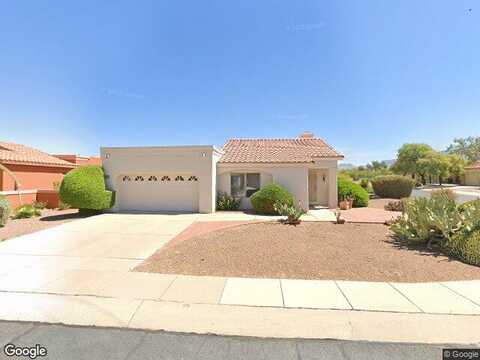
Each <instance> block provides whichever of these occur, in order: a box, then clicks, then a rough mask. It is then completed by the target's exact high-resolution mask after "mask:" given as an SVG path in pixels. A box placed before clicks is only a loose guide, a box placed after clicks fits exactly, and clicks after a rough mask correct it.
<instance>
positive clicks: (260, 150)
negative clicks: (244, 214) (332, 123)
mask: <svg viewBox="0 0 480 360" xmlns="http://www.w3.org/2000/svg"><path fill="white" fill-rule="evenodd" d="M223 152H224V155H223V156H222V157H221V159H220V162H221V163H307V162H313V161H314V159H316V158H337V159H342V158H343V155H342V154H340V153H338V152H337V151H336V150H335V149H333V148H332V147H331V146H330V145H328V144H327V143H326V142H325V141H323V140H322V139H319V138H314V137H311V138H304V137H300V138H294V139H231V140H229V141H228V142H227V143H226V144H225V145H224V147H223Z"/></svg>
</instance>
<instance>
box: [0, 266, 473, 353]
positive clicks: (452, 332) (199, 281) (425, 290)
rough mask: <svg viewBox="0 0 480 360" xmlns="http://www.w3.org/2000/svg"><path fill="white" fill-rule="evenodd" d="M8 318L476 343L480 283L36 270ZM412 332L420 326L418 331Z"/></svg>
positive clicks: (8, 284)
mask: <svg viewBox="0 0 480 360" xmlns="http://www.w3.org/2000/svg"><path fill="white" fill-rule="evenodd" d="M17 274H18V275H17V276H14V275H13V273H10V276H9V274H8V273H7V274H4V275H3V276H1V277H0V289H1V291H0V303H1V304H2V306H1V307H0V319H3V320H21V321H40V322H49V323H64V324H72V325H94V326H112V327H121V328H138V329H152V330H168V331H181V332H195V333H214V334H227V335H242V336H260V337H303V338H337V339H347V340H369V341H406V342H411V341H415V342H425V343H441V342H450V341H452V342H458V343H474V342H476V341H478V333H479V331H480V321H479V320H480V316H479V315H480V281H463V282H446V283H418V284H405V283H370V282H351V281H314V280H278V279H248V278H217V277H195V276H184V275H162V274H148V273H136V272H129V271H127V270H126V269H125V270H124V271H98V270H68V271H63V272H62V271H58V270H57V271H56V275H55V276H54V277H52V275H51V270H49V269H48V266H47V268H43V269H42V267H40V268H29V269H25V270H24V271H22V272H20V273H17ZM411 329H416V330H415V331H411Z"/></svg>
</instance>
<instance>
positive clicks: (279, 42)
mask: <svg viewBox="0 0 480 360" xmlns="http://www.w3.org/2000/svg"><path fill="white" fill-rule="evenodd" d="M0 6H1V7H0V9H1V10H0V139H1V140H4V141H12V142H18V143H23V144H30V145H32V146H36V147H39V148H41V149H44V150H46V151H49V152H62V153H80V154H85V155H88V154H95V153H98V148H99V147H100V146H102V145H104V146H128V145H180V144H214V145H218V146H221V145H223V143H224V142H225V140H226V139H228V138H230V137H295V136H297V135H298V134H299V133H300V132H302V131H304V130H310V131H313V132H314V133H315V134H316V135H319V136H321V137H323V138H325V139H326V140H327V141H328V142H329V143H331V144H332V145H334V146H335V147H336V148H337V149H339V150H340V151H342V152H343V153H344V154H345V155H346V161H347V162H353V163H357V164H361V163H366V162H368V161H370V160H375V159H378V160H382V159H390V158H393V157H394V155H395V152H396V150H397V149H398V147H399V146H400V145H401V144H403V143H405V142H427V143H430V144H431V145H433V146H434V147H437V148H439V149H443V148H444V147H445V146H447V145H448V144H449V143H450V142H451V140H452V139H453V138H454V137H465V136H469V135H476V136H479V135H480V4H479V3H478V2H476V1H474V0H470V1H462V0H448V1H442V0H422V1H418V0H415V1H408V0H398V1H393V0H392V1H385V0H377V1H369V0H363V1H357V0H352V1H345V0H332V1H301V0H298V1H280V0H277V1H267V0H260V1H259V0H242V1H235V2H234V1H225V0H218V1H193V0H192V1H182V0H178V1H160V0H154V1H142V0H138V1H87V0H82V1H77V2H73V1H22V0H17V1H4V0H0ZM469 9H471V10H469Z"/></svg>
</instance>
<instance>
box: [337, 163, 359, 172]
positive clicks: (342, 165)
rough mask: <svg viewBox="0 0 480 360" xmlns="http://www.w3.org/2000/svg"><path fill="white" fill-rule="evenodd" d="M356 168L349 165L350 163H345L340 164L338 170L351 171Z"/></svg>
mask: <svg viewBox="0 0 480 360" xmlns="http://www.w3.org/2000/svg"><path fill="white" fill-rule="evenodd" d="M355 168H356V166H355V165H353V164H348V163H344V164H338V169H339V170H350V169H355Z"/></svg>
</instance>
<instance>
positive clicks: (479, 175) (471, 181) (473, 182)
mask: <svg viewBox="0 0 480 360" xmlns="http://www.w3.org/2000/svg"><path fill="white" fill-rule="evenodd" d="M465 185H470V186H480V169H465Z"/></svg>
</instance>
